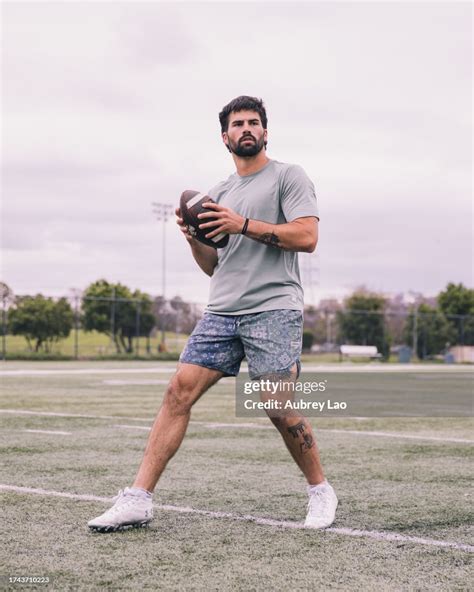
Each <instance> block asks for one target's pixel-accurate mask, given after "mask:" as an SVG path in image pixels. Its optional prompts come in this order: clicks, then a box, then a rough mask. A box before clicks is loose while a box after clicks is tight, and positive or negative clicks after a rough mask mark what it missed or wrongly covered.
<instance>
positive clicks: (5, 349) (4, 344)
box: [2, 295, 7, 361]
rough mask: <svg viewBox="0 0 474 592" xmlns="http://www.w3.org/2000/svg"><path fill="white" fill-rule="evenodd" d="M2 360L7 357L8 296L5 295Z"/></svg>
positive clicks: (3, 299)
mask: <svg viewBox="0 0 474 592" xmlns="http://www.w3.org/2000/svg"><path fill="white" fill-rule="evenodd" d="M2 301H3V307H2V360H3V361H5V360H6V359H7V298H6V296H5V295H4V296H3V298H2Z"/></svg>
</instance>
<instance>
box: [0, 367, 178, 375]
mask: <svg viewBox="0 0 474 592" xmlns="http://www.w3.org/2000/svg"><path fill="white" fill-rule="evenodd" d="M175 371H176V366H165V367H162V368H116V369H114V368H77V369H72V368H69V369H64V370H0V376H51V375H57V374H71V375H75V374H79V375H81V374H83V375H88V374H169V373H172V372H175Z"/></svg>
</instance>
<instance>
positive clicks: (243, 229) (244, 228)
mask: <svg viewBox="0 0 474 592" xmlns="http://www.w3.org/2000/svg"><path fill="white" fill-rule="evenodd" d="M249 220H250V219H249V218H245V224H244V227H243V228H242V232H241V233H240V234H245V233H246V232H247V228H248V225H249Z"/></svg>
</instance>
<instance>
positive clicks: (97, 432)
mask: <svg viewBox="0 0 474 592" xmlns="http://www.w3.org/2000/svg"><path fill="white" fill-rule="evenodd" d="M158 366H159V365H158V364H157V363H156V362H154V363H146V362H137V363H134V364H133V363H114V362H103V363H86V362H79V363H53V362H49V363H44V364H39V363H36V364H35V363H22V362H12V363H10V362H7V363H4V364H3V365H2V369H3V370H8V369H11V370H21V369H62V370H74V369H90V370H91V372H90V373H88V374H51V375H41V376H26V375H24V376H21V375H17V376H2V377H1V380H2V396H1V401H0V403H1V404H0V407H1V408H2V409H24V410H36V411H46V412H59V413H65V414H88V415H114V416H118V417H119V418H120V419H117V420H107V419H98V418H95V419H88V418H78V417H54V416H35V415H18V414H0V420H1V423H2V427H3V430H2V436H1V438H2V451H1V452H2V461H3V462H2V475H1V477H0V482H1V483H4V484H12V485H17V486H24V487H34V488H43V489H50V490H55V491H64V492H71V493H79V494H93V495H98V496H107V497H109V496H112V495H115V494H116V491H117V489H119V488H122V487H124V486H126V485H129V484H130V481H131V480H132V479H133V476H134V473H135V471H136V469H137V465H138V463H139V461H140V458H141V454H142V451H143V448H144V445H145V442H146V437H147V433H146V432H145V431H141V430H126V429H120V428H117V427H115V425H116V424H129V425H141V426H147V425H148V426H149V425H151V422H152V420H153V417H154V414H155V411H156V409H157V407H158V405H159V403H160V401H161V398H162V396H163V392H164V389H165V385H164V384H143V383H142V384H137V381H139V380H142V381H143V380H145V379H146V380H153V379H154V380H163V379H167V378H168V377H169V376H170V375H171V372H172V369H173V366H174V365H173V364H172V363H167V364H162V365H161V368H162V369H169V372H166V373H160V374H150V373H137V374H119V373H118V372H117V374H114V373H113V372H112V373H111V374H99V373H94V369H95V370H98V369H104V368H105V369H109V370H111V371H113V370H114V369H116V370H117V371H119V370H121V369H124V368H125V369H126V368H131V369H137V370H139V371H140V370H147V369H150V368H157V367H158ZM110 380H123V381H127V382H126V384H122V385H111V384H109V383H107V382H106V381H110ZM234 406H235V402H234V386H233V383H232V381H229V380H227V381H225V382H222V383H220V384H218V385H216V387H214V388H213V389H211V391H209V393H207V394H206V395H205V396H204V397H203V398H202V399H201V400H200V401H199V402H198V403H197V404H196V405H195V407H194V410H193V418H192V420H193V422H197V421H203V422H225V423H235V422H237V423H240V422H242V421H245V422H255V423H256V424H260V425H261V424H264V425H267V423H268V422H267V421H265V420H257V419H245V420H242V419H239V418H236V417H235V412H234ZM136 417H141V418H144V420H143V421H138V420H135V419H131V418H136ZM193 422H192V423H191V424H190V427H189V430H188V434H187V436H186V438H185V440H184V443H183V445H182V447H181V449H180V451H179V452H178V454H177V455H176V456H175V458H174V459H173V460H172V461H171V462H170V464H169V466H168V468H167V470H166V472H165V474H164V475H163V478H162V480H161V481H160V484H159V487H158V489H157V494H156V496H155V501H156V503H159V504H171V505H176V506H192V507H194V508H199V509H207V510H212V511H224V512H232V513H234V514H242V515H245V514H250V515H253V516H261V517H267V518H273V519H277V520H291V521H301V520H302V519H303V517H304V514H305V504H306V497H305V483H304V479H303V477H302V475H301V474H300V473H299V471H298V470H297V468H296V466H295V465H294V464H293V462H292V461H291V459H290V458H289V456H288V453H287V451H286V449H285V447H284V445H283V444H282V441H281V439H280V436H279V435H278V434H277V432H276V431H274V430H259V429H255V430H254V429H245V428H239V429H237V428H234V429H211V428H210V427H207V426H206V425H202V424H198V423H193ZM312 422H313V424H314V426H315V428H316V433H317V437H318V442H319V446H320V450H321V455H322V458H323V462H324V465H325V468H326V471H327V475H328V478H329V479H330V480H331V482H332V483H333V485H334V486H335V488H336V490H337V492H338V495H339V497H340V507H339V510H338V516H337V523H336V524H335V526H337V527H348V528H352V529H354V528H355V529H366V530H377V531H384V532H397V533H401V534H405V535H409V536H415V537H426V538H431V539H439V540H449V541H456V542H459V543H469V542H470V531H469V523H470V521H471V520H472V510H471V508H472V500H471V499H470V490H471V487H472V471H471V470H470V467H471V466H472V465H470V464H469V456H470V453H471V452H472V447H470V446H469V445H465V444H460V443H452V442H451V443H450V442H437V441H429V440H426V441H422V440H409V439H395V438H394V439H391V438H385V437H384V438H382V437H371V436H364V437H361V436H356V435H353V434H350V433H339V432H337V433H336V432H331V431H330V430H331V429H351V430H360V431H383V432H396V433H404V434H407V435H417V436H426V437H433V436H435V437H440V438H471V437H472V421H471V420H470V419H469V418H463V417H458V418H454V419H447V418H407V419H404V418H374V417H372V418H368V419H364V420H356V419H352V418H339V419H338V418H330V417H327V418H314V419H312ZM25 429H43V430H62V431H69V432H72V435H71V436H57V435H48V434H36V433H28V432H24V431H22V430H25ZM1 497H2V507H3V508H4V512H5V514H6V516H7V519H6V520H5V521H4V523H3V530H4V536H3V541H2V542H3V549H4V551H3V560H2V563H3V565H2V570H1V573H2V574H23V575H48V576H50V577H52V578H53V584H52V585H51V586H49V587H48V586H44V587H42V588H41V589H57V590H98V589H100V588H105V589H107V590H160V591H161V590H165V591H168V590H173V591H174V590H176V591H178V590H179V591H181V590H225V591H227V590H245V591H248V590H258V591H260V590H276V589H282V588H291V589H295V590H320V589H321V590H323V589H331V590H358V591H360V590H364V591H365V590H374V591H375V590H377V591H379V590H383V591H385V590H388V591H392V590H393V591H395V590H396V591H400V590H406V591H408V590H430V591H431V590H440V591H441V590H443V591H444V590H467V589H469V585H468V581H469V580H468V574H469V572H468V569H469V563H468V562H469V556H468V554H467V553H466V552H463V551H458V550H454V549H444V548H443V549H442V548H437V547H429V546H423V545H417V544H414V543H410V542H387V541H376V540H373V539H368V538H352V537H348V536H343V535H339V534H335V533H330V532H318V531H303V530H285V529H281V528H276V527H269V526H259V525H255V524H252V523H250V522H242V521H234V520H230V519H215V518H210V517H205V516H199V515H195V514H179V513H175V512H164V511H157V515H156V519H155V521H154V522H153V524H152V526H151V527H150V528H149V529H146V530H140V531H128V532H126V533H116V534H113V535H96V534H92V533H89V532H88V529H87V528H86V523H87V521H88V520H89V519H90V518H91V517H93V516H96V515H97V514H99V513H101V512H102V511H103V510H104V509H105V507H106V504H103V503H101V502H89V501H76V500H71V499H63V498H54V497H46V496H37V495H27V494H19V493H11V492H8V493H5V492H4V493H2V494H1ZM12 589H14V588H12Z"/></svg>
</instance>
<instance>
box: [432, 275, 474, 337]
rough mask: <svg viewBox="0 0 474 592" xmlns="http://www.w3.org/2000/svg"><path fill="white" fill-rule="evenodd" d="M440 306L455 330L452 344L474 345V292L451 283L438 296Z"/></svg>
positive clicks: (461, 285)
mask: <svg viewBox="0 0 474 592" xmlns="http://www.w3.org/2000/svg"><path fill="white" fill-rule="evenodd" d="M438 304H439V307H440V309H441V310H442V311H443V312H444V314H445V315H446V317H447V318H448V320H449V322H450V324H451V326H452V327H453V328H454V329H455V331H454V332H453V335H452V340H453V341H452V343H460V344H463V345H474V290H473V289H470V288H466V287H465V286H464V285H463V284H453V283H449V284H448V285H447V286H446V289H445V290H444V291H443V292H440V293H439V294H438ZM454 315H455V316H454ZM462 317H464V318H462Z"/></svg>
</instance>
